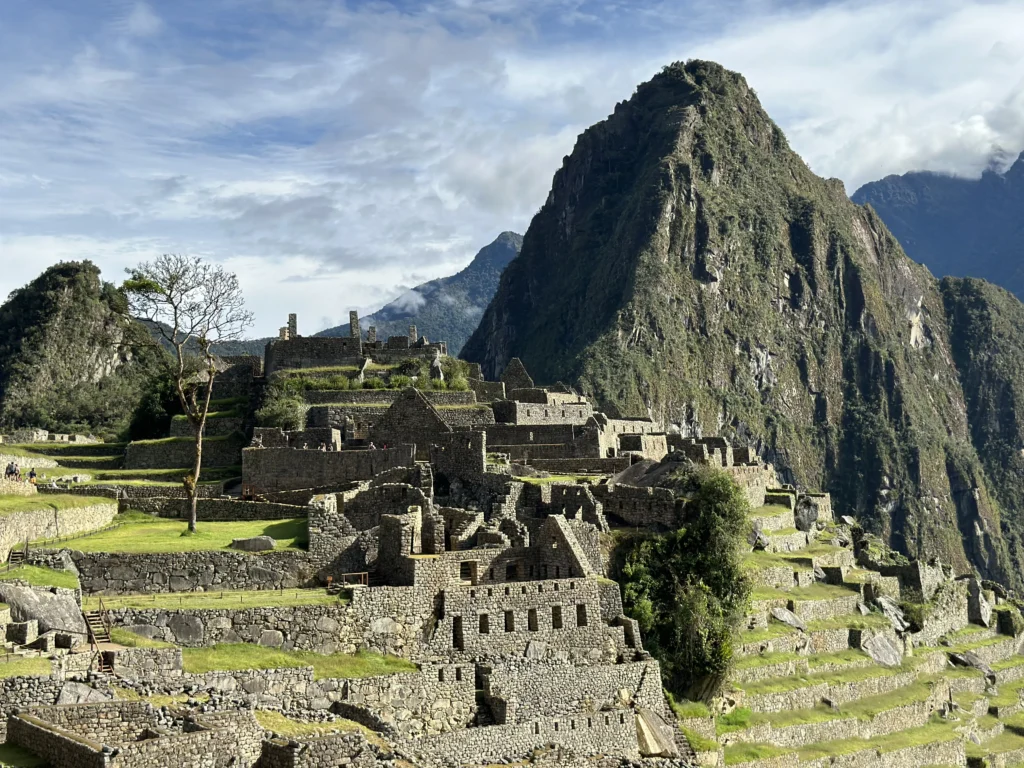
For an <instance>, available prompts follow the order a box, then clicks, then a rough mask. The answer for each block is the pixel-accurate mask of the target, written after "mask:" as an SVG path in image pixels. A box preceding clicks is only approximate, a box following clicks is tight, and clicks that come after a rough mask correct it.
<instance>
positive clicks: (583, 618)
mask: <svg viewBox="0 0 1024 768" xmlns="http://www.w3.org/2000/svg"><path fill="white" fill-rule="evenodd" d="M576 626H577V627H585V626H587V606H585V605H583V604H582V603H580V604H579V605H577V606H576Z"/></svg>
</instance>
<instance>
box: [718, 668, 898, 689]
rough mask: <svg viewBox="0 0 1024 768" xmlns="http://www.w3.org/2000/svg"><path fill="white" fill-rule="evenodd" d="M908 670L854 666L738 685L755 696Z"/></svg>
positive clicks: (889, 674)
mask: <svg viewBox="0 0 1024 768" xmlns="http://www.w3.org/2000/svg"><path fill="white" fill-rule="evenodd" d="M908 666H909V665H908ZM906 671H907V668H906V667H897V668H895V669H889V668H887V667H854V668H853V669H841V670H838V671H830V672H813V673H811V674H809V675H805V676H800V675H793V676H789V677H771V678H768V679H766V680H757V681H755V682H751V683H743V684H737V686H736V687H737V688H742V689H743V690H744V691H746V692H747V695H748V696H753V695H757V694H761V693H783V692H785V691H795V690H797V689H799V688H807V687H809V686H812V685H817V684H819V683H827V684H828V685H841V684H843V683H852V682H857V681H860V680H868V679H872V678H879V677H892V676H893V675H897V674H899V673H901V672H906Z"/></svg>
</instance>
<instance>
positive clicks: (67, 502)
mask: <svg viewBox="0 0 1024 768" xmlns="http://www.w3.org/2000/svg"><path fill="white" fill-rule="evenodd" d="M112 503H113V502H112V501H111V500H110V499H104V498H101V497H99V496H75V495H72V494H57V493H54V494H44V493H37V494H35V495H33V496H0V517H2V516H4V515H10V514H13V513H15V512H38V511H43V512H53V511H54V510H61V509H80V508H81V507H91V506H93V505H95V504H112Z"/></svg>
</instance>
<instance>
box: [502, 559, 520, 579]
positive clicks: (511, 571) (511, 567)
mask: <svg viewBox="0 0 1024 768" xmlns="http://www.w3.org/2000/svg"><path fill="white" fill-rule="evenodd" d="M518 575H519V569H518V568H517V567H516V564H515V563H509V564H508V565H506V566H505V581H515V580H516V579H517V578H518Z"/></svg>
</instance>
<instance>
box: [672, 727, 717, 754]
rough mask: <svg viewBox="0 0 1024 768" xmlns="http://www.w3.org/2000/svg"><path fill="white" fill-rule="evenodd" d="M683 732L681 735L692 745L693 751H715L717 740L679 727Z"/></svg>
mask: <svg viewBox="0 0 1024 768" xmlns="http://www.w3.org/2000/svg"><path fill="white" fill-rule="evenodd" d="M680 730H681V731H682V732H683V736H685V737H686V740H687V741H688V742H690V746H691V747H693V751H694V752H717V751H718V742H717V741H715V740H714V739H706V738H704V737H703V736H701V735H700V734H699V733H696V732H694V731H691V730H690V729H689V728H680Z"/></svg>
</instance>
